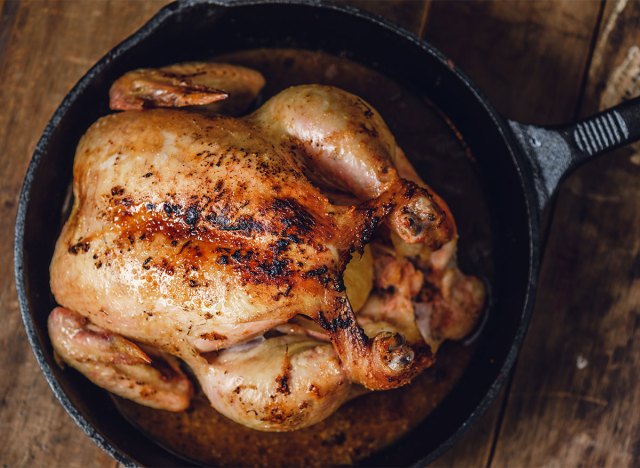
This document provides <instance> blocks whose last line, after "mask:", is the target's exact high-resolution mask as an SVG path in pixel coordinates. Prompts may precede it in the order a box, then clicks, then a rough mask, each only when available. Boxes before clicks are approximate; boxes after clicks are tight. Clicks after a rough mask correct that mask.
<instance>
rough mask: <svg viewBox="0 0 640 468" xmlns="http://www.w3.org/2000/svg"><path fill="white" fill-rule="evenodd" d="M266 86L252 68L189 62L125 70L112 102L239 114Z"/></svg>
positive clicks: (118, 107) (134, 106) (123, 106)
mask: <svg viewBox="0 0 640 468" xmlns="http://www.w3.org/2000/svg"><path fill="white" fill-rule="evenodd" d="M263 86H264V78H263V77H262V75H261V74H260V73H258V72H256V71H255V70H251V69H250V68H245V67H240V66H238V65H228V64H224V63H216V64H211V63H205V62H186V63H179V64H175V65H169V66H166V67H161V68H142V69H138V70H133V71H131V72H129V73H126V74H125V75H123V76H122V77H120V78H119V79H117V80H116V81H115V82H114V83H113V85H112V86H111V89H110V90H109V98H110V103H109V104H110V107H111V109H113V110H141V109H149V108H153V107H187V106H206V105H210V106H209V107H208V108H207V109H208V110H211V111H214V112H223V113H226V114H232V115H236V114H237V113H239V112H242V111H244V110H245V109H246V108H247V106H248V105H249V104H250V103H251V101H253V100H254V99H255V97H256V96H257V94H258V93H259V92H260V90H261V89H262V87H263ZM219 101H222V102H220V103H219ZM213 103H218V104H214V105H211V104H213Z"/></svg>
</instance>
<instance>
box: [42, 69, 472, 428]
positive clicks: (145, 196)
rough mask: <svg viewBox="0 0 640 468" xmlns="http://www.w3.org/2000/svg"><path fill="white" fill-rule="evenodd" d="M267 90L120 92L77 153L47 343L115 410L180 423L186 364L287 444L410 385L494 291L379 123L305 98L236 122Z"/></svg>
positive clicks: (185, 81) (352, 104) (165, 84)
mask: <svg viewBox="0 0 640 468" xmlns="http://www.w3.org/2000/svg"><path fill="white" fill-rule="evenodd" d="M263 85H264V79H263V77H262V76H261V75H260V74H259V73H258V72H256V71H253V70H250V69H247V68H243V67H239V66H233V65H227V64H217V63H204V62H202V63H200V62H198V63H195V62H194V63H184V64H178V65H171V66H168V67H164V68H159V69H141V70H135V71H132V72H130V73H127V74H126V75H124V76H123V77H122V78H120V79H119V80H117V81H116V82H115V83H114V84H113V86H112V88H111V92H110V97H111V103H110V104H111V108H112V109H113V110H121V111H124V112H118V113H114V114H111V115H107V116H106V117H103V118H101V119H99V120H98V121H97V122H96V123H94V124H93V125H92V126H91V127H90V128H89V130H88V131H87V132H86V134H85V135H84V136H83V137H82V139H81V141H80V143H79V145H78V148H77V152H76V156H75V161H74V169H73V180H74V183H73V193H74V197H75V198H74V204H73V208H72V211H71V214H70V216H69V219H68V221H67V222H66V224H65V226H64V228H63V230H62V233H61V234H60V237H59V239H58V242H57V244H56V248H55V252H54V256H53V259H52V262H51V268H50V274H51V289H52V291H53V294H54V296H55V298H56V301H57V302H58V303H59V304H60V307H57V308H56V309H54V310H53V311H52V313H51V315H50V317H49V334H50V337H51V341H52V344H53V347H54V350H55V352H56V354H57V356H58V357H59V358H60V360H61V362H64V363H66V364H68V365H70V366H72V367H74V368H75V369H77V370H78V371H80V372H81V373H83V374H84V375H85V376H86V377H87V378H89V379H90V380H91V381H93V382H94V383H96V384H97V385H99V386H101V387H103V388H105V389H107V390H109V391H111V392H113V393H116V394H118V395H120V396H122V397H125V398H129V399H132V400H134V401H136V402H138V403H141V404H144V405H148V406H151V407H154V408H160V409H165V410H171V411H181V410H184V409H186V408H187V407H188V406H189V400H190V398H191V396H192V393H193V387H192V383H191V379H190V377H189V376H187V374H185V372H184V369H187V368H188V369H190V372H191V373H192V374H193V375H194V376H195V378H196V380H197V381H198V383H199V385H200V386H201V388H202V390H203V391H204V393H205V394H206V395H207V397H208V398H209V399H210V401H211V403H212V405H213V406H214V407H215V408H216V409H217V410H218V411H220V412H221V413H222V414H224V415H226V416H228V417H229V418H231V419H233V420H235V421H236V422H238V423H241V424H244V425H246V426H249V427H252V428H255V429H260V430H270V431H287V430H294V429H298V428H301V427H305V426H308V425H311V424H314V423H316V422H319V421H321V420H322V419H324V418H326V417H327V416H329V415H330V414H331V413H333V412H334V411H335V410H336V409H337V408H338V407H339V406H340V405H342V404H343V403H344V402H345V401H347V400H349V399H350V398H353V397H355V396H358V395H360V394H362V393H365V392H366V391H369V390H385V389H391V388H396V387H399V386H401V385H404V384H406V383H408V382H410V381H411V379H412V378H413V377H415V376H416V375H417V374H418V373H419V372H421V371H422V370H423V369H425V368H427V367H428V366H430V365H431V364H432V363H433V362H434V359H435V354H436V351H437V348H438V346H439V345H440V343H441V342H442V341H443V340H445V339H460V338H463V337H464V336H465V335H466V334H468V333H469V332H470V331H471V330H472V329H473V327H474V326H475V323H476V321H477V319H478V317H479V315H480V312H481V309H482V306H483V303H484V288H483V286H482V283H481V282H480V281H479V280H478V279H477V278H475V277H471V276H465V275H464V274H462V273H461V272H460V270H459V269H458V268H457V266H456V262H455V251H456V241H457V230H456V226H455V222H454V219H453V216H452V214H451V212H450V210H449V208H448V207H447V205H446V204H445V203H444V202H443V201H442V199H440V197H438V195H436V194H435V193H434V192H433V191H432V190H431V189H430V188H429V187H428V186H427V185H425V184H424V182H422V180H420V178H419V177H418V175H417V174H416V172H415V171H414V169H413V167H412V166H411V164H410V163H409V161H408V160H407V158H406V157H405V155H404V153H403V152H402V150H401V149H400V148H399V147H398V145H397V144H396V142H395V139H394V137H393V135H392V134H391V132H390V131H389V129H388V128H387V126H386V125H385V123H384V121H383V120H382V118H381V117H380V115H379V114H378V113H377V112H376V111H375V109H373V108H372V107H371V106H370V105H369V104H367V103H366V102H364V101H363V100H362V99H360V98H358V97H357V96H354V95H352V94H349V93H347V92H345V91H342V90H340V89H337V88H332V87H328V86H320V85H304V86H296V87H292V88H288V89H285V90H284V91H282V92H280V93H279V94H277V95H276V96H274V97H272V98H271V99H269V100H268V101H267V102H265V103H264V104H263V105H262V106H261V107H260V108H258V109H257V110H256V111H254V112H253V113H251V114H249V115H247V116H245V117H241V118H237V117H231V116H228V115H229V114H233V115H238V114H241V113H242V112H243V110H244V109H246V108H247V107H248V106H249V105H250V104H251V102H253V101H254V100H255V98H256V97H257V95H258V94H259V92H260V89H261V88H262V86H263ZM179 107H182V109H178V108H179ZM225 114H226V116H225ZM180 361H182V363H183V364H185V365H186V367H185V366H181V365H180Z"/></svg>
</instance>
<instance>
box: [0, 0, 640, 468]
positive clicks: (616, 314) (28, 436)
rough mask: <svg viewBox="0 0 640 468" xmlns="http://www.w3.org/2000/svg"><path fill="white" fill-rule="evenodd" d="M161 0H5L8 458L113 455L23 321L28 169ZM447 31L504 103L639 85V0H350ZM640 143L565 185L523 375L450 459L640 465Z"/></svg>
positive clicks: (444, 41) (441, 38) (457, 56)
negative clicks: (107, 58)
mask: <svg viewBox="0 0 640 468" xmlns="http://www.w3.org/2000/svg"><path fill="white" fill-rule="evenodd" d="M165 3H166V1H165V0H149V1H135V2H127V1H124V0H84V1H82V0H76V1H24V2H23V1H17V0H0V103H2V111H1V112H0V174H1V175H2V177H1V178H0V242H1V243H2V244H3V245H5V249H6V250H5V255H4V256H2V257H1V258H0V278H2V280H1V281H0V310H1V311H2V313H3V318H2V321H3V326H2V327H0V349H1V350H2V351H1V352H0V411H1V417H0V462H2V464H3V465H5V466H7V465H8V466H14V465H18V466H21V465H28V466H32V465H33V466H41V465H45V464H46V465H52V464H53V465H61V466H73V467H83V466H87V465H89V466H95V465H100V466H109V465H114V464H115V462H114V461H113V460H111V459H110V458H109V457H108V456H107V455H105V454H104V453H103V452H102V451H100V449H98V448H97V447H96V446H95V445H94V444H93V443H92V442H91V441H90V440H89V439H88V438H86V437H85V436H84V434H83V433H82V431H81V430H80V429H79V428H77V427H76V426H75V424H74V423H73V422H72V421H71V419H70V418H69V417H68V416H67V415H66V414H65V413H64V411H63V409H62V408H61V407H60V406H59V405H58V404H57V402H56V401H55V399H54V397H53V395H52V393H51V392H50V390H49V388H48V387H47V385H46V383H45V380H44V378H43V377H42V376H41V374H40V371H39V369H38V366H37V365H36V362H35V359H34V357H33V355H32V353H31V350H30V348H29V345H28V343H27V339H26V336H25V334H24V331H23V329H22V322H21V320H20V315H19V311H18V303H17V300H16V293H15V285H14V281H13V267H12V261H11V260H12V258H11V254H10V253H9V252H10V251H11V244H12V242H13V220H14V217H15V211H16V203H17V199H18V192H19V189H20V184H21V181H22V177H23V175H24V172H25V170H26V167H27V163H28V161H29V158H30V157H31V153H32V151H33V149H34V147H35V144H36V142H37V140H38V138H39V137H40V134H41V132H42V130H43V129H44V127H45V124H46V122H47V121H48V119H49V118H50V116H51V114H52V113H53V111H54V110H55V108H56V106H57V105H58V104H59V103H60V101H61V100H62V98H63V97H64V95H65V94H66V93H67V92H68V91H69V89H70V88H71V87H72V86H73V84H74V83H75V82H76V81H77V80H78V79H79V78H80V77H81V76H82V74H83V73H84V72H85V71H86V70H87V69H88V68H89V67H90V66H91V65H92V64H93V63H94V62H95V61H96V60H97V59H98V58H100V57H101V56H102V55H103V54H104V53H105V52H106V51H108V50H109V49H110V48H111V47H113V46H114V45H115V44H117V43H118V42H119V41H121V40H122V39H123V38H125V37H126V36H127V35H129V34H130V33H132V32H133V31H135V30H136V29H137V28H138V27H139V26H141V25H142V24H143V23H144V22H145V20H146V19H147V18H149V17H150V16H151V15H152V14H153V13H155V12H156V11H157V10H158V9H159V8H160V7H161V6H162V5H163V4H165ZM349 3H351V4H355V5H357V6H360V7H362V8H365V9H369V10H372V11H374V12H376V13H379V14H381V15H383V16H386V17H388V18H391V19H392V20H394V21H395V22H397V23H398V24H400V25H402V26H404V27H405V28H407V29H409V30H411V31H413V32H415V33H416V34H419V35H421V36H423V37H425V38H426V39H427V40H429V41H430V42H432V43H433V44H435V45H436V46H437V47H439V48H440V49H441V50H443V51H444V52H445V53H446V54H448V55H449V56H450V57H451V58H452V59H453V60H454V62H455V63H456V64H457V65H459V66H460V67H461V68H462V69H463V70H465V71H466V72H467V73H468V74H469V75H470V76H471V77H472V78H473V79H474V80H475V82H476V83H477V85H478V86H479V87H480V89H482V90H483V91H484V93H485V94H486V95H487V96H488V97H489V98H490V99H491V100H492V101H493V102H494V103H495V105H496V107H497V108H498V109H499V110H500V111H501V112H503V113H504V114H506V115H508V116H511V117H513V118H517V119H521V120H523V121H529V122H536V123H559V122H563V121H569V120H572V119H575V118H576V117H577V116H580V115H583V114H586V113H589V112H593V111H595V110H597V109H598V108H599V107H601V106H603V105H607V104H609V105H610V104H613V103H615V102H617V101H619V100H620V99H622V98H623V97H625V96H631V95H637V94H640V49H639V48H638V47H639V46H640V2H639V1H638V0H606V1H604V2H600V1H591V0H556V1H547V0H539V1H534V0H528V1H526V0H525V1H513V0H512V1H494V2H476V1H473V2H472V1H465V2H461V1H456V2H446V1H429V0H425V1H409V0H399V1H377V2H374V1H351V2H349ZM639 338H640V146H639V147H638V153H636V152H635V151H634V150H633V149H629V148H627V149H622V150H619V151H617V152H615V153H613V154H609V155H607V156H606V157H602V158H601V159H599V160H597V161H593V162H591V163H589V164H587V165H585V166H583V167H582V168H581V169H580V170H578V171H577V172H576V173H575V174H573V175H572V176H571V177H570V178H569V179H568V180H567V181H565V183H564V184H563V185H562V187H561V189H560V191H559V195H558V198H557V204H556V206H555V208H554V213H553V221H552V222H551V223H550V226H549V230H548V243H547V249H546V252H545V257H544V262H543V267H542V275H541V284H540V291H539V293H538V298H537V307H536V311H535V314H534V319H533V322H532V324H531V328H530V330H529V333H528V336H527V339H526V342H525V345H524V348H523V350H522V353H521V355H520V358H519V360H518V363H517V366H516V368H515V370H514V372H513V376H512V379H511V382H510V384H509V385H508V386H507V388H506V389H504V390H503V392H502V395H501V397H500V398H499V399H498V400H497V401H496V402H495V404H494V405H493V406H492V408H491V409H490V410H489V411H488V413H487V414H486V415H485V416H484V417H483V418H482V420H481V421H480V422H479V423H478V424H476V425H475V427H474V428H473V429H472V430H471V431H470V432H468V433H467V434H466V435H465V436H464V437H463V438H462V439H461V440H460V441H459V442H458V443H456V444H455V446H454V447H453V448H452V449H451V450H450V451H449V452H447V453H446V454H445V455H444V456H443V457H442V458H441V459H440V460H438V461H437V462H436V463H435V465H436V466H533V465H535V466H541V465H546V466H576V465H581V466H605V465H606V466H614V467H618V466H633V465H638V464H640V372H639V371H640V339H639Z"/></svg>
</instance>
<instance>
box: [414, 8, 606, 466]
mask: <svg viewBox="0 0 640 468" xmlns="http://www.w3.org/2000/svg"><path fill="white" fill-rule="evenodd" d="M576 5H579V6H580V8H576ZM599 9H600V4H599V3H597V2H591V1H587V2H576V1H572V0H568V1H536V2H525V1H519V2H434V3H433V4H432V5H431V8H430V10H429V15H428V21H427V25H426V31H425V38H426V39H427V40H428V41H429V42H431V43H432V44H434V45H435V46H436V47H438V48H440V49H441V50H442V51H443V52H445V53H446V54H447V55H449V57H450V58H451V59H452V60H453V61H454V62H455V63H456V64H457V65H458V66H459V67H460V68H461V69H462V70H464V71H465V72H466V73H467V74H468V75H470V76H471V78H472V79H473V80H474V81H475V82H476V84H477V85H478V86H479V88H480V89H481V91H482V92H483V93H484V94H485V95H486V96H487V97H488V98H489V99H491V100H492V102H493V103H494V104H495V105H496V107H497V108H498V110H499V111H501V112H503V113H504V114H505V115H507V116H509V117H512V118H517V119H522V120H524V121H538V122H547V123H549V122H558V121H567V120H570V119H572V118H573V115H574V113H575V109H576V105H577V101H578V97H579V95H580V86H581V83H582V79H583V76H584V72H585V69H586V66H587V63H588V61H589V56H590V46H591V40H592V35H593V32H594V29H595V26H596V23H597V19H598V13H599ZM529 346H533V347H535V346H536V343H532V344H530V345H529ZM503 396H504V391H503ZM501 404H502V398H498V399H497V401H496V403H495V404H494V405H492V407H491V408H490V410H489V411H488V412H487V414H486V415H485V416H484V417H483V418H482V420H481V421H480V422H478V423H477V425H476V426H475V427H474V428H473V429H472V430H471V431H469V433H467V434H465V435H464V436H463V437H462V438H461V440H460V441H459V442H457V443H456V444H455V445H454V446H453V447H452V448H451V449H450V450H449V451H448V452H447V453H446V454H445V455H444V456H443V457H441V458H440V459H439V460H438V461H437V462H436V463H435V464H434V465H435V466H486V465H487V464H488V463H489V462H490V459H491V454H492V449H493V444H494V439H495V437H496V430H497V427H498V423H499V417H500V408H501ZM520 442H521V443H523V444H525V445H526V444H528V443H529V442H528V441H520ZM515 465H517V464H514V466H515ZM498 466H499V465H498Z"/></svg>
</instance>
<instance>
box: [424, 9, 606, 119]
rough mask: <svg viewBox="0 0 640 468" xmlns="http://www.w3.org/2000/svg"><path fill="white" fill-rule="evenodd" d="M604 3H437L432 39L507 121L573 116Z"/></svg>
mask: <svg viewBox="0 0 640 468" xmlns="http://www.w3.org/2000/svg"><path fill="white" fill-rule="evenodd" d="M599 10H600V3H599V2H597V1H595V0H594V1H590V0H582V1H579V0H578V1H576V0H539V1H509V2H501V1H494V2H434V3H433V5H432V6H431V9H430V11H429V18H428V22H427V27H426V39H427V40H428V41H429V42H431V43H433V44H434V45H435V46H436V47H438V48H439V49H441V50H442V51H443V52H444V53H445V54H447V55H448V56H449V57H450V58H451V59H453V61H454V62H455V63H456V64H457V65H459V66H460V68H461V69H462V70H464V71H465V72H466V73H467V74H469V75H470V76H471V78H472V79H473V80H474V82H475V83H476V84H477V85H478V87H479V88H480V90H481V91H482V92H483V93H484V94H485V95H486V96H487V97H488V98H489V99H490V100H491V101H492V102H493V103H494V105H495V106H496V107H497V109H498V110H499V111H501V112H503V113H504V114H506V115H507V116H509V117H511V118H513V119H518V120H523V121H539V122H544V123H550V122H558V121H563V120H569V119H571V118H573V113H574V111H575V106H576V103H577V100H578V96H579V94H580V84H581V81H582V77H583V74H584V71H585V69H586V66H587V62H588V59H589V55H590V47H589V46H590V43H591V39H592V34H593V30H594V27H595V25H596V21H597V18H598V13H599Z"/></svg>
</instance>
